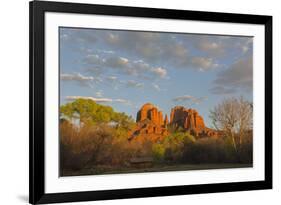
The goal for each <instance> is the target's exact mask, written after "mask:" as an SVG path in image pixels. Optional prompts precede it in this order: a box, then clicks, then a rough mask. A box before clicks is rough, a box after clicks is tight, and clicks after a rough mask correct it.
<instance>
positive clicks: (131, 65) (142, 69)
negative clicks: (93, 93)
mask: <svg viewBox="0 0 281 205" xmlns="http://www.w3.org/2000/svg"><path fill="white" fill-rule="evenodd" d="M83 62H84V63H85V64H86V65H88V66H91V67H92V68H94V69H91V68H89V69H88V70H90V71H93V72H99V73H100V72H101V71H102V70H103V71H105V70H106V69H105V68H107V69H108V68H110V69H111V70H112V71H115V72H117V73H121V74H126V75H132V76H137V77H146V78H150V77H151V74H153V75H154V76H155V77H158V78H164V77H165V76H166V75H167V70H166V69H165V68H162V67H154V66H152V65H150V64H148V63H146V62H144V61H142V60H137V61H132V60H129V59H128V58H125V57H120V56H110V57H108V58H102V57H100V56H99V55H97V54H91V55H87V56H86V57H85V58H84V59H83Z"/></svg>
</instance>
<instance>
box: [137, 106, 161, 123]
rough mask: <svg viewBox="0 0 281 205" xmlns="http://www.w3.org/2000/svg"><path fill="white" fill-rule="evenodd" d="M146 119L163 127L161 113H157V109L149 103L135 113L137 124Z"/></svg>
mask: <svg viewBox="0 0 281 205" xmlns="http://www.w3.org/2000/svg"><path fill="white" fill-rule="evenodd" d="M146 119H149V120H150V121H151V122H153V123H154V124H156V125H159V126H162V125H164V121H163V114H162V111H158V109H157V107H155V106H154V105H153V104H151V103H146V104H144V105H143V106H142V107H141V109H140V110H139V111H138V113H137V122H141V121H143V120H146Z"/></svg>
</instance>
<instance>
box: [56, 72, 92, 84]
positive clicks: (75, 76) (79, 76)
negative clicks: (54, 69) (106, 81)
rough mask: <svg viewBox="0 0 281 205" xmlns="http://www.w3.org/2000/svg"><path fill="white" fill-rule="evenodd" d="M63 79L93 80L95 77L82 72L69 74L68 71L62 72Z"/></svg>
mask: <svg viewBox="0 0 281 205" xmlns="http://www.w3.org/2000/svg"><path fill="white" fill-rule="evenodd" d="M60 78H61V80H73V81H81V82H84V81H93V80H94V79H95V78H94V77H92V76H83V75H82V74H80V73H74V74H67V73H62V74H61V75H60Z"/></svg>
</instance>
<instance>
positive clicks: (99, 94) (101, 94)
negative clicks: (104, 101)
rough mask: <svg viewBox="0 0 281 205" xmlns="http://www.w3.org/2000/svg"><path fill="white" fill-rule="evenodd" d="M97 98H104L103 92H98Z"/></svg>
mask: <svg viewBox="0 0 281 205" xmlns="http://www.w3.org/2000/svg"><path fill="white" fill-rule="evenodd" d="M96 96H97V97H98V98H100V97H102V96H103V92H102V90H99V91H97V92H96Z"/></svg>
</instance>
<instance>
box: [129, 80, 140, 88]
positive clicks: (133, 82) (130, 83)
mask: <svg viewBox="0 0 281 205" xmlns="http://www.w3.org/2000/svg"><path fill="white" fill-rule="evenodd" d="M126 86H128V87H134V88H143V87H144V84H143V83H139V82H136V81H134V80H128V81H127V82H126Z"/></svg>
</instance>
